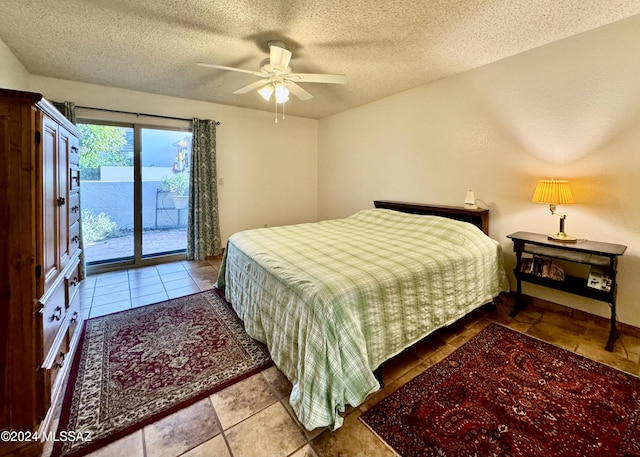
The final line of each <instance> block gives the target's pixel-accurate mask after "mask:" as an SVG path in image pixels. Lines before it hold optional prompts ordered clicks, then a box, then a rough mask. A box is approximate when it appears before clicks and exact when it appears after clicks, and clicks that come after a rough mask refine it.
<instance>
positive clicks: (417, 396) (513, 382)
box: [361, 324, 640, 457]
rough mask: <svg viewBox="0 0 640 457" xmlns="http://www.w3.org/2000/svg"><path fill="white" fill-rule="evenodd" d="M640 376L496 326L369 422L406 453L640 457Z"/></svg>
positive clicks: (373, 412)
mask: <svg viewBox="0 0 640 457" xmlns="http://www.w3.org/2000/svg"><path fill="white" fill-rule="evenodd" d="M639 400H640V379H639V378H637V377H635V376H632V375H629V374H627V373H624V372H622V371H619V370H616V369H614V368H611V367H608V366H606V365H603V364H600V363H598V362H594V361H592V360H589V359H586V358H584V357H581V356H579V355H577V354H574V353H572V352H569V351H566V350H564V349H560V348H558V347H555V346H552V345H550V344H548V343H545V342H542V341H539V340H536V339H533V338H531V337H528V336H526V335H523V334H521V333H518V332H515V331H513V330H510V329H508V328H506V327H503V326H500V325H498V324H491V325H489V326H488V327H487V328H486V329H484V330H483V331H481V332H480V333H479V334H478V335H477V336H475V337H474V338H472V339H471V340H470V341H468V342H467V343H465V344H464V345H463V346H461V347H460V348H459V349H457V350H456V351H455V352H453V353H452V354H451V355H449V356H448V357H447V358H446V359H444V360H442V361H441V362H439V363H438V364H436V365H434V366H433V367H431V368H429V369H428V370H427V371H425V372H424V373H422V374H421V375H419V376H417V377H416V378H414V379H413V380H411V381H409V382H408V383H407V384H405V385H404V386H403V387H401V388H400V389H398V390H397V391H396V392H394V393H393V394H391V395H390V396H388V397H386V398H385V399H384V400H382V401H381V402H379V403H378V404H377V405H375V406H374V407H373V408H371V409H369V410H368V411H366V412H365V413H364V414H363V415H362V416H361V419H362V420H363V421H364V423H365V424H367V425H368V426H369V428H371V429H372V430H373V431H374V432H375V433H376V434H377V435H378V436H379V437H381V438H382V439H383V440H384V441H385V442H386V444H387V445H388V446H390V447H391V448H392V449H393V450H395V451H396V452H397V453H398V454H400V455H401V456H405V457H408V456H438V457H444V456H447V457H454V456H455V457H470V456H482V457H488V456H505V457H506V456H528V457H529V456H535V457H546V456H549V457H550V456H553V457H562V456H566V457H568V456H572V457H587V456H590V457H608V456H621V457H622V456H626V457H631V456H640V422H639V414H640V403H639Z"/></svg>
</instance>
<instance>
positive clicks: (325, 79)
mask: <svg viewBox="0 0 640 457" xmlns="http://www.w3.org/2000/svg"><path fill="white" fill-rule="evenodd" d="M286 79H288V80H289V81H295V82H297V83H325V84H344V83H346V82H347V76H346V75H334V74H328V73H291V74H289V75H287V76H286Z"/></svg>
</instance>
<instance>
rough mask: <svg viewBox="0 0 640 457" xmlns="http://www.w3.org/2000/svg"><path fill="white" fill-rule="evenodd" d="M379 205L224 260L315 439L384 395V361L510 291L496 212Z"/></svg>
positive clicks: (230, 296) (248, 324) (251, 324)
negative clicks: (494, 233)
mask: <svg viewBox="0 0 640 457" xmlns="http://www.w3.org/2000/svg"><path fill="white" fill-rule="evenodd" d="M375 206H376V208H374V209H367V210H363V211H360V212H358V213H356V214H354V215H352V216H349V217H346V218H343V219H336V220H328V221H321V222H316V223H308V224H298V225H290V226H283V227H271V228H264V229H254V230H247V231H243V232H238V233H236V234H234V235H232V236H231V237H230V238H229V241H228V243H227V248H226V249H225V252H224V256H223V261H222V265H221V268H220V272H219V275H218V282H217V287H218V288H219V289H222V290H224V295H225V297H226V299H227V301H229V302H230V303H231V306H232V307H233V308H234V310H235V311H236V313H237V314H238V316H239V317H240V319H241V320H242V321H243V322H244V325H245V328H246V331H247V332H248V333H249V335H251V336H252V337H253V338H255V339H257V340H259V341H261V342H263V343H265V344H266V345H267V347H268V349H269V352H270V354H271V356H272V358H273V361H274V363H275V364H276V366H277V367H278V368H279V369H280V370H281V371H282V372H283V373H284V375H285V376H286V377H287V378H288V379H289V380H290V381H291V383H292V385H293V388H292V391H291V395H290V399H289V401H290V404H291V406H292V408H293V410H294V412H295V413H296V415H297V416H298V419H299V420H300V422H301V423H302V424H303V425H304V426H305V428H307V429H308V430H313V429H315V428H317V427H330V428H331V429H333V430H335V429H337V428H339V427H340V426H341V425H342V416H341V413H342V412H344V410H345V407H346V405H353V406H357V405H359V404H361V403H362V402H363V401H364V399H365V398H366V397H367V396H368V395H369V394H371V393H373V392H375V391H376V390H378V389H379V388H380V385H379V383H378V380H377V379H376V377H375V375H374V371H375V370H376V369H377V368H378V367H380V365H381V364H382V363H383V362H385V361H386V360H388V359H390V358H391V357H393V356H395V355H397V354H399V353H400V352H402V351H403V350H404V349H406V348H407V347H409V346H411V345H412V344H414V343H415V342H417V341H419V340H420V339H422V338H424V337H425V336H426V335H428V334H430V333H431V332H433V331H435V330H436V329H438V328H441V327H443V326H446V325H449V324H451V323H453V322H455V321H456V320H457V319H459V318H460V317H462V316H464V315H466V314H467V313H469V312H470V311H472V310H474V309H476V308H478V307H480V306H482V305H484V304H486V303H490V302H491V301H492V299H493V298H494V297H496V296H497V295H499V294H500V292H501V291H507V290H508V283H507V278H506V275H505V271H504V267H503V257H502V251H501V248H500V245H499V244H498V242H496V241H494V240H492V239H491V238H489V237H488V236H487V235H486V234H485V233H483V231H482V229H484V230H485V232H486V231H487V230H488V210H464V209H461V208H451V207H442V206H433V205H418V204H413V203H401V202H387V201H376V202H375ZM443 216H444V217H443Z"/></svg>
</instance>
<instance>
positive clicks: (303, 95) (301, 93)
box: [285, 81, 313, 100]
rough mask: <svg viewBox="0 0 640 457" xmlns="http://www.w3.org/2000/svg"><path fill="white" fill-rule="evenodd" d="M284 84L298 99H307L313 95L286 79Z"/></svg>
mask: <svg viewBox="0 0 640 457" xmlns="http://www.w3.org/2000/svg"><path fill="white" fill-rule="evenodd" d="M285 86H286V88H287V89H289V92H291V93H292V94H293V95H295V96H296V97H298V98H299V99H300V100H309V99H310V98H313V95H311V94H310V93H309V92H307V91H306V90H304V89H303V88H302V87H300V86H298V85H297V84H296V83H294V82H291V81H287V82H286V83H285Z"/></svg>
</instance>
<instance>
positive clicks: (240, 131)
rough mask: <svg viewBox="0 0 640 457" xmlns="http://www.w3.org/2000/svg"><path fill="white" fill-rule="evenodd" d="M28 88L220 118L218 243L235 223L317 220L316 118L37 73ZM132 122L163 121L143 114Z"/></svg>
mask: <svg viewBox="0 0 640 457" xmlns="http://www.w3.org/2000/svg"><path fill="white" fill-rule="evenodd" d="M31 89H32V90H33V91H35V92H40V93H42V94H43V95H44V96H45V97H46V98H48V99H50V100H56V101H59V100H70V101H73V102H75V103H76V105H79V106H89V107H95V108H107V109H115V110H123V111H131V112H140V113H149V114H157V115H165V116H174V117H183V118H188V119H191V118H193V117H198V118H201V119H215V120H219V121H220V123H221V125H219V126H218V127H217V129H216V146H217V147H216V152H217V159H218V162H217V165H218V170H217V171H218V178H219V179H218V181H219V184H220V183H222V184H220V185H219V187H218V188H219V191H220V193H219V204H220V229H221V232H222V238H223V243H226V240H227V238H228V237H229V236H230V235H232V234H233V233H235V232H237V231H239V230H245V229H249V228H256V227H263V226H264V225H269V226H273V225H283V224H292V223H300V222H311V221H315V220H317V173H316V172H317V124H318V122H317V121H315V120H311V119H305V118H300V117H295V116H287V118H286V119H285V120H284V121H280V122H278V124H275V123H274V120H273V119H274V118H273V114H272V113H267V112H262V111H256V110H249V109H244V108H235V107H230V106H224V105H216V104H212V103H205V102H199V101H195V100H186V99H179V98H173V97H165V96H160V95H153V94H148V93H142V92H134V91H129V90H123V89H115V88H111V87H104V86H96V85H92V84H84V83H77V82H73V81H64V80H58V79H52V78H45V77H41V76H31ZM87 112H88V111H83V114H86V113H87ZM94 114H95V115H97V116H103V117H113V116H111V115H108V114H100V113H99V112H94ZM133 118H134V117H133ZM134 120H135V118H134ZM137 122H144V123H159V124H166V123H167V122H166V121H165V122H163V121H161V120H158V119H155V118H149V117H141V118H140V119H139V120H137Z"/></svg>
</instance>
